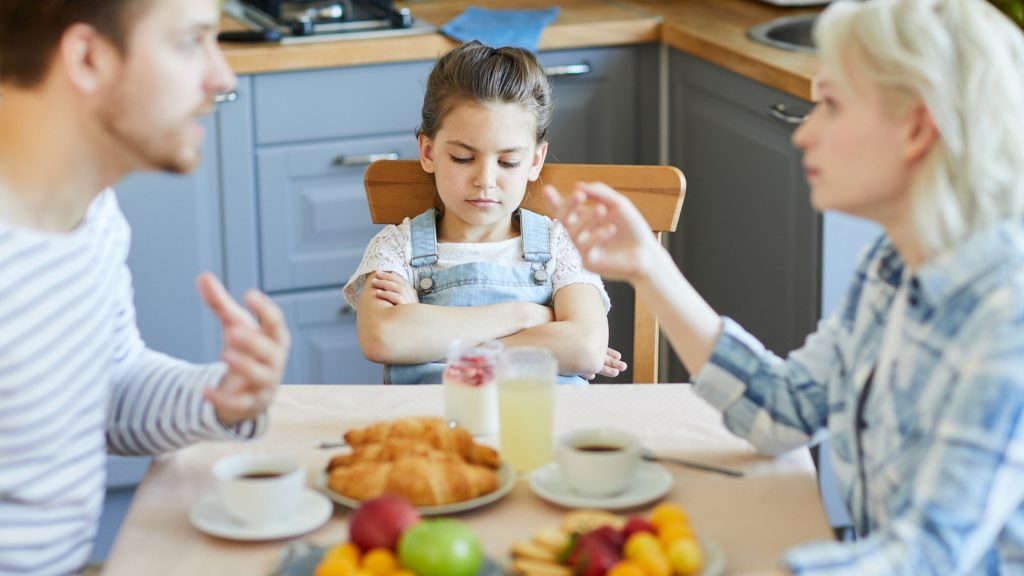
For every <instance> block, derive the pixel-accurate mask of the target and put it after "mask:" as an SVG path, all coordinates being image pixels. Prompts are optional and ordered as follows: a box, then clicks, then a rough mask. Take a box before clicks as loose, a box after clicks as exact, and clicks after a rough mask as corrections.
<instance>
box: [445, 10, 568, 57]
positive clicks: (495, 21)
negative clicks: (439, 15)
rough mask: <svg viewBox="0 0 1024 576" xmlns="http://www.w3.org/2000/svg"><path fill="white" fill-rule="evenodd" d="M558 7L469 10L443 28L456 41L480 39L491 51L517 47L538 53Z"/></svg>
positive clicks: (446, 34)
mask: <svg viewBox="0 0 1024 576" xmlns="http://www.w3.org/2000/svg"><path fill="white" fill-rule="evenodd" d="M558 12H559V9H558V7H557V6H556V7H554V8H548V9H546V10H490V9H488V8H476V7H469V8H466V9H465V10H463V11H462V13H461V14H459V15H458V16H456V17H455V18H452V19H451V20H450V21H449V22H448V23H447V24H445V25H444V26H442V27H441V33H442V34H444V35H445V36H448V37H450V38H454V39H455V40H460V41H462V42H469V41H470V40H479V41H480V42H481V43H483V44H486V45H487V46H490V47H491V48H501V47H503V46H517V47H520V48H526V49H527V50H530V51H531V52H536V51H537V42H539V41H540V33H541V32H542V31H543V30H544V27H545V26H547V25H548V24H551V23H552V22H554V21H555V19H556V18H558Z"/></svg>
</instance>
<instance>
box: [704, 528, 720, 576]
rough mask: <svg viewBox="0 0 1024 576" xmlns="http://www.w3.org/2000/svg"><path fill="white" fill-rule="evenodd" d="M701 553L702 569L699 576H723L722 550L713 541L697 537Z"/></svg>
mask: <svg viewBox="0 0 1024 576" xmlns="http://www.w3.org/2000/svg"><path fill="white" fill-rule="evenodd" d="M697 540H699V541H700V548H701V552H703V553H704V569H703V570H701V572H700V576H721V575H722V574H725V554H723V553H722V548H721V547H720V546H719V545H718V544H717V543H716V542H715V541H714V540H709V539H707V538H700V537H698V538H697Z"/></svg>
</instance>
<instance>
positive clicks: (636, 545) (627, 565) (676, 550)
mask: <svg viewBox="0 0 1024 576" xmlns="http://www.w3.org/2000/svg"><path fill="white" fill-rule="evenodd" d="M511 565H512V570H513V572H514V573H515V574H520V575H522V576H574V575H575V576H717V575H719V574H722V573H723V572H724V571H725V556H724V555H723V554H722V551H721V549H720V548H719V547H718V546H717V545H716V544H715V543H714V542H712V541H711V540H709V539H707V538H702V537H698V536H697V535H696V533H695V532H694V530H693V527H692V526H691V524H690V520H689V518H688V516H687V515H686V512H685V511H684V510H683V509H682V507H681V506H679V505H677V504H673V503H670V502H665V503H662V504H659V505H657V506H655V507H654V508H653V509H652V510H651V513H650V514H649V515H646V516H641V515H635V516H630V517H628V518H627V517H624V516H619V515H617V514H612V513H610V512H606V511H602V510H575V511H573V512H569V513H568V514H566V515H565V516H564V517H563V519H562V523H561V525H559V526H547V527H544V528H541V529H539V530H537V531H536V532H534V533H533V535H532V537H531V539H530V540H527V541H522V542H517V543H516V544H514V545H513V546H512V564H511Z"/></svg>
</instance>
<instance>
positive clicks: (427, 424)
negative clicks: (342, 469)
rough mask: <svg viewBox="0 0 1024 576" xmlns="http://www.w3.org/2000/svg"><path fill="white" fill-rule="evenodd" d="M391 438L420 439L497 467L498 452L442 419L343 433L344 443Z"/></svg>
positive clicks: (393, 422)
mask: <svg viewBox="0 0 1024 576" xmlns="http://www.w3.org/2000/svg"><path fill="white" fill-rule="evenodd" d="M391 438H410V439H418V440H422V441H425V442H428V443H430V445H431V446H433V447H434V448H438V449H440V450H448V451H451V452H456V453H458V454H459V455H460V456H462V457H463V458H465V459H466V461H467V462H471V463H474V464H483V465H484V466H489V467H491V468H497V467H498V452H497V451H496V450H494V448H491V447H489V446H483V445H481V444H477V443H476V442H474V441H473V436H472V435H470V433H469V432H467V431H466V430H465V429H463V428H457V427H456V428H452V427H451V426H449V425H448V423H447V422H445V421H444V420H443V419H441V418H433V417H419V418H401V419H398V420H391V421H386V422H378V423H376V424H371V425H370V426H367V427H366V428H354V429H352V430H349V431H348V432H346V433H345V442H348V443H349V445H351V446H359V445H361V444H369V443H371V442H382V441H384V440H388V439H391Z"/></svg>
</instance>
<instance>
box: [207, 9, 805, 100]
mask: <svg viewBox="0 0 1024 576" xmlns="http://www.w3.org/2000/svg"><path fill="white" fill-rule="evenodd" d="M397 4H398V5H399V6H404V7H408V8H409V9H410V10H411V11H412V13H413V16H415V17H416V18H419V19H421V20H424V21H426V22H429V23H431V24H433V25H435V26H438V27H440V26H441V25H442V24H444V23H445V22H447V21H449V20H451V19H452V18H454V17H455V16H456V15H457V14H459V13H460V12H461V11H462V10H463V9H465V8H466V7H467V6H470V5H473V6H479V7H485V8H505V9H508V8H510V7H515V8H520V9H530V8H546V7H549V6H552V5H554V4H557V5H558V6H560V7H561V9H562V11H561V13H560V15H559V17H558V20H557V21H555V22H554V23H553V24H552V25H551V26H549V27H547V28H546V29H545V30H544V33H543V34H542V35H541V39H540V49H541V50H555V49H567V48H582V47H592V46H618V45H628V44H645V43H652V42H659V41H660V42H664V43H666V44H668V45H669V46H671V47H672V48H675V49H678V50H681V51H683V52H687V53H690V54H693V55H695V56H697V57H699V58H702V59H705V60H708V61H710V62H713V63H715V64H717V65H719V66H722V67H724V68H727V69H729V70H732V71H734V72H737V73H739V74H742V75H744V76H747V77H749V78H752V79H754V80H757V81H759V82H763V83H765V84H767V85H769V86H772V87H774V88H777V89H779V90H782V91H784V92H787V93H789V94H793V95H794V96H797V97H799V98H803V99H805V100H810V95H811V90H810V81H811V78H812V76H813V75H814V73H815V70H816V67H817V63H816V60H815V58H814V56H812V55H808V54H803V53H798V52H789V51H785V50H779V49H776V48H771V47H768V46H763V45H761V44H758V43H756V42H754V41H752V40H750V39H748V38H747V37H746V31H747V29H748V28H749V27H750V26H752V25H754V24H756V23H759V22H764V21H767V20H771V19H773V18H776V17H779V16H791V15H796V14H801V13H805V12H808V11H813V10H808V9H794V8H779V7H775V6H770V5H768V4H763V3H760V2H756V1H755V0H515V1H514V2H511V1H507V0H477V1H474V2H468V1H466V0H436V1H435V0H418V1H417V0H412V1H404V2H398V3H397ZM223 27H224V29H226V30H232V29H240V28H241V26H240V25H239V24H238V23H237V22H235V21H234V20H231V19H230V18H225V19H224V23H223ZM454 46H455V42H453V41H452V40H449V39H448V38H446V37H444V36H442V35H440V34H421V35H415V36H404V37H392V38H377V39H367V40H343V41H337V42H321V43H312V44H302V45H290V46H279V45H276V44H236V43H224V44H223V45H222V47H223V49H224V53H225V56H226V57H227V61H228V63H229V64H230V65H231V67H232V69H233V70H234V71H235V72H236V73H238V74H254V73H265V72H280V71H286V70H300V69H308V68H328V67H335V66H353V65H364V64H380V63H386V62H402V61H410V60H432V59H434V58H436V57H437V56H439V55H440V54H443V53H444V52H446V51H447V50H450V49H451V48H452V47H454Z"/></svg>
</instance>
